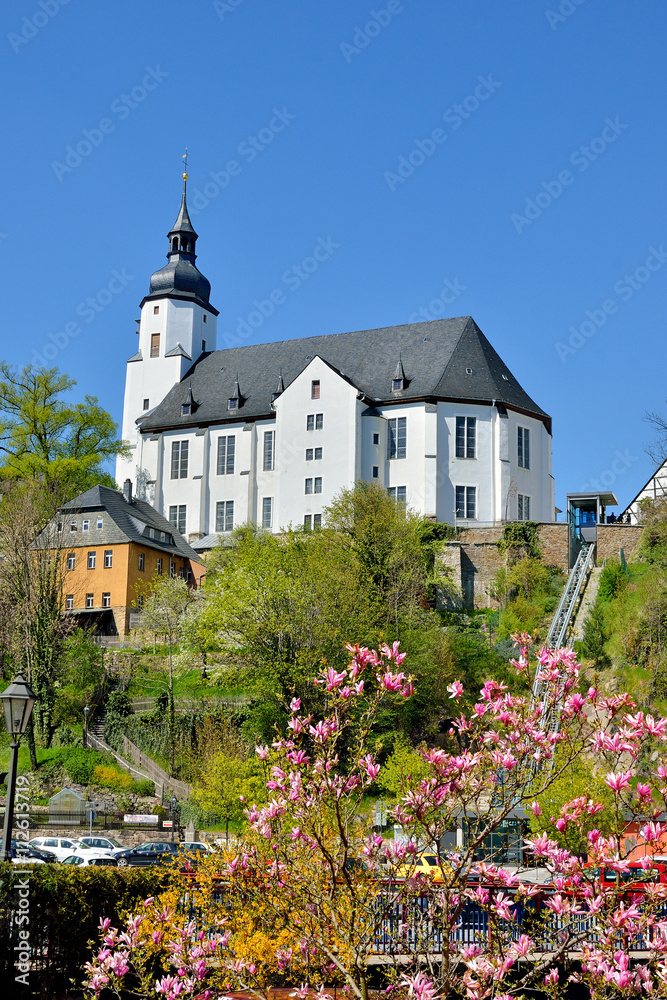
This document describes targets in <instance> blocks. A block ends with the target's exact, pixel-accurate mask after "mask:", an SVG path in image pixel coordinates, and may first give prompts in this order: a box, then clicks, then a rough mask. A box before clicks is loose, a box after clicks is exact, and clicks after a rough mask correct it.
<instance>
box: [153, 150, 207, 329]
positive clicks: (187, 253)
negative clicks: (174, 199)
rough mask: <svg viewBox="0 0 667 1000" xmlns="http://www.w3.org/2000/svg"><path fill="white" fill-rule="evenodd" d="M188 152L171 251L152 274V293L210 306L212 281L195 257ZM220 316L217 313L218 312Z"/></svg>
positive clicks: (170, 244)
mask: <svg viewBox="0 0 667 1000" xmlns="http://www.w3.org/2000/svg"><path fill="white" fill-rule="evenodd" d="M187 155H188V154H187V152H186V153H185V156H184V157H183V160H184V167H185V169H184V171H183V196H182V198H181V207H180V211H179V213H178V216H177V218H176V222H175V223H174V225H173V226H172V228H171V229H170V230H169V235H168V239H169V251H168V253H167V263H166V264H165V266H164V267H162V268H160V270H159V271H156V272H155V274H153V275H152V276H151V284H150V293H149V294H150V295H151V296H157V295H165V294H166V295H169V294H173V295H174V296H175V297H176V298H188V299H195V300H196V301H198V302H199V303H200V304H202V305H205V306H208V305H209V296H210V294H211V284H210V282H209V281H208V279H207V278H205V277H204V275H203V274H202V273H201V271H199V270H198V268H197V266H196V264H195V260H196V258H197V255H196V253H195V245H196V243H197V233H196V232H195V228H194V226H193V225H192V222H191V221H190V215H189V213H188V203H187V185H188V171H187V166H188V161H187ZM216 315H217V314H216Z"/></svg>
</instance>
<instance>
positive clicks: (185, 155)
mask: <svg viewBox="0 0 667 1000" xmlns="http://www.w3.org/2000/svg"><path fill="white" fill-rule="evenodd" d="M181 159H182V160H183V166H184V168H185V170H184V173H183V180H184V181H187V179H188V147H187V146H186V147H185V153H184V154H183V156H182V157H181Z"/></svg>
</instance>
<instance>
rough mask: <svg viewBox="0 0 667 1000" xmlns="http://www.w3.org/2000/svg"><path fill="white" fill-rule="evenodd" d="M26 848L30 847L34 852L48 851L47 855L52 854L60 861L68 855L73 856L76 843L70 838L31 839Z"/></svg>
mask: <svg viewBox="0 0 667 1000" xmlns="http://www.w3.org/2000/svg"><path fill="white" fill-rule="evenodd" d="M28 847H32V848H33V849H34V850H35V851H48V852H49V854H54V855H55V856H56V858H57V859H58V861H62V860H63V859H64V858H66V857H68V856H69V855H70V854H74V852H75V851H76V849H77V842H76V840H72V838H71V837H33V838H32V840H29V841H28Z"/></svg>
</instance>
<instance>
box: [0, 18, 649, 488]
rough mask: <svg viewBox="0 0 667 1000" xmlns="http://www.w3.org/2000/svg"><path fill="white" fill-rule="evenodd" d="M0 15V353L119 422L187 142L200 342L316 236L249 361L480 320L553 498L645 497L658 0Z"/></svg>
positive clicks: (278, 276)
mask: <svg viewBox="0 0 667 1000" xmlns="http://www.w3.org/2000/svg"><path fill="white" fill-rule="evenodd" d="M0 21H1V30H0V46H1V47H2V49H3V50H4V51H3V56H2V59H1V61H0V74H1V82H2V88H3V91H2V92H3V94H4V95H5V100H4V102H3V109H2V115H3V118H4V122H3V126H4V127H3V134H4V136H5V155H4V157H3V161H2V163H1V164H0V171H1V173H2V185H3V189H4V191H5V197H4V206H3V218H2V220H1V221H0V260H1V261H2V265H3V272H2V277H3V287H4V302H5V307H4V308H5V322H4V323H3V325H2V332H1V334H0V336H1V337H2V344H1V348H0V357H4V358H5V359H6V360H7V361H9V362H11V363H12V364H15V365H19V366H21V365H23V364H27V363H30V362H34V361H37V360H39V359H40V358H45V360H47V361H48V363H50V364H57V365H58V366H59V367H60V368H61V369H62V370H63V371H66V372H68V373H69V374H71V375H72V376H73V377H74V378H76V380H77V382H78V386H77V389H76V390H75V392H76V394H77V395H79V396H83V395H84V394H85V393H90V394H94V395H97V396H98V397H99V399H100V400H101V402H102V404H103V405H104V406H105V407H106V408H107V409H108V410H109V411H110V412H111V413H112V414H113V415H114V417H115V418H116V419H117V420H119V419H120V416H121V408H122V399H123V388H124V377H125V361H126V359H127V358H128V357H129V356H130V355H131V354H132V353H134V350H135V349H136V346H135V345H136V335H135V324H134V320H135V318H136V317H137V316H138V305H139V302H140V301H141V298H142V297H143V295H144V294H145V293H146V291H147V288H148V280H149V277H150V274H151V273H152V271H154V270H156V269H157V268H159V267H161V266H162V264H163V262H164V259H165V258H164V255H165V253H166V249H167V243H166V239H165V236H166V233H167V231H168V229H169V227H170V226H171V224H172V222H173V220H174V218H175V216H176V213H177V210H178V204H179V198H180V185H181V181H180V173H181V159H180V158H181V154H182V152H183V151H184V149H185V147H186V146H187V147H188V148H189V155H190V164H189V174H190V182H189V186H190V188H189V189H190V192H191V194H190V199H191V205H192V206H193V209H195V210H193V212H192V215H193V221H194V223H195V226H196V228H197V230H198V232H199V234H200V239H199V242H198V248H197V249H198V251H199V260H198V263H199V265H200V267H201V269H202V271H203V272H204V274H205V275H206V276H207V277H208V278H209V279H210V281H211V283H212V286H213V291H212V295H211V300H212V302H213V304H214V305H215V306H216V307H217V308H218V309H219V310H220V319H219V345H222V344H223V343H224V335H225V333H227V334H229V335H230V336H235V335H236V334H237V331H238V328H239V325H240V322H241V320H244V319H245V318H246V317H247V316H248V315H249V313H250V312H251V311H252V310H253V308H254V307H253V302H254V300H256V299H257V300H260V301H261V300H264V299H266V298H267V296H268V295H270V293H271V291H272V290H273V289H274V288H277V287H282V288H284V287H285V285H284V283H283V281H282V277H283V275H284V273H285V271H287V270H289V269H291V268H292V267H293V266H294V265H297V266H299V265H300V262H301V261H302V260H303V259H304V258H305V257H307V256H309V254H310V252H311V251H312V249H313V247H314V246H315V245H316V243H317V241H318V240H319V239H323V240H327V241H330V245H331V244H336V247H335V250H334V252H332V253H331V254H330V257H329V259H328V260H326V261H325V262H323V263H321V264H320V266H319V268H318V270H317V271H316V272H314V273H313V274H310V275H309V276H308V277H307V279H306V280H304V281H303V282H301V284H300V286H299V287H298V288H294V289H292V290H290V292H289V294H288V295H287V298H286V302H285V303H284V304H282V305H280V306H279V307H278V308H276V310H275V311H274V313H273V315H271V316H270V317H267V318H266V320H265V321H264V322H263V323H262V325H261V326H259V327H258V328H256V329H253V330H252V332H251V334H250V336H249V337H248V341H247V342H255V343H260V342H263V341H269V340H278V339H283V338H286V337H299V336H307V335H310V334H316V333H318V334H319V333H338V332H342V331H346V330H357V329H367V328H371V327H381V326H388V325H393V324H399V323H406V322H409V321H410V320H411V318H414V316H415V313H418V312H419V311H420V310H425V311H426V313H427V314H428V316H429V317H430V318H437V317H438V316H443V315H444V316H456V315H467V314H470V315H472V316H473V317H474V318H475V320H476V321H477V323H478V324H479V325H480V327H481V329H482V330H483V331H484V332H485V334H486V335H487V336H488V338H489V339H490V341H491V343H492V344H493V345H494V347H495V348H496V349H497V350H498V352H499V353H500V355H501V356H502V358H503V359H504V360H505V362H506V363H507V364H508V365H509V367H510V368H511V369H512V370H513V372H514V373H515V375H516V376H517V378H518V379H519V380H520V382H521V383H522V384H523V386H524V387H525V389H526V390H527V391H528V392H529V393H530V394H531V395H532V396H533V398H534V399H535V400H536V401H537V402H538V403H539V404H540V405H541V406H542V407H543V408H544V409H545V410H547V411H548V412H549V413H551V414H552V416H553V426H554V439H553V451H554V474H555V477H556V497H557V503H558V505H559V506H560V507H563V506H564V496H565V493H566V492H567V491H574V490H579V489H582V488H595V486H596V484H598V486H599V488H603V487H604V488H612V489H613V490H614V491H615V492H616V493H617V495H618V497H619V501H620V503H621V505H622V506H624V505H625V504H626V503H627V502H628V501H629V500H630V499H631V498H632V497H633V496H634V494H635V493H636V492H637V490H638V489H639V488H640V486H642V485H643V482H644V481H645V480H646V479H647V478H648V476H649V475H650V473H651V471H652V464H651V462H650V460H649V459H648V457H647V456H646V454H645V452H644V446H645V445H646V444H647V443H648V442H650V440H651V437H652V432H651V429H650V427H649V426H648V425H647V424H646V422H645V420H644V413H645V412H646V411H647V410H662V412H664V413H666V414H667V403H666V402H665V397H666V396H667V383H666V380H665V377H664V371H665V365H664V339H665V305H664V304H665V301H666V293H667V225H666V219H665V182H664V158H665V133H664V93H665V91H666V86H665V83H666V81H665V75H666V64H665V59H664V39H665V37H666V35H667V7H666V6H665V4H664V3H662V2H659V0H645V2H644V3H642V4H641V7H639V6H638V5H633V4H629V3H627V2H626V0H578V2H577V0H553V2H551V3H549V2H548V0H544V2H541V0H540V2H538V0H464V2H458V3H454V2H453V0H449V2H444V0H378V3H376V4H373V3H371V2H370V0H333V2H331V0H330V2H323V3H322V2H313V0H285V2H283V3H276V2H272V0H216V2H215V3H214V2H213V0H190V2H186V0H159V2H158V0H140V2H135V3H132V4H130V3H127V2H122V0H115V2H112V0H96V2H95V3H85V2H84V0H69V2H67V3H65V4H63V3H62V0H15V2H14V3H12V4H5V5H3V7H2V10H1V11H0ZM434 130H435V131H434ZM68 147H70V151H69V156H68ZM77 148H78V150H79V151H78V152H77ZM230 162H231V164H232V166H231V170H230V169H229V164H230ZM197 192H199V193H198V194H197ZM663 241H664V243H663ZM292 284H296V282H293V283H292ZM443 296H444V298H445V299H447V300H448V301H443ZM88 299H92V302H87V300H88ZM68 324H69V326H68ZM243 329H245V328H244V327H243V325H242V324H241V330H243ZM74 331H76V333H74ZM45 348H46V349H47V350H46V352H45Z"/></svg>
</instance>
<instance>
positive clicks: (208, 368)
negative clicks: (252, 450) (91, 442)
mask: <svg viewBox="0 0 667 1000" xmlns="http://www.w3.org/2000/svg"><path fill="white" fill-rule="evenodd" d="M316 356H318V357H320V358H322V359H323V360H324V361H326V362H327V364H329V365H330V366H331V367H332V368H334V369H335V370H336V371H338V372H340V374H341V375H342V376H343V377H344V378H346V379H347V380H348V381H349V382H350V383H352V385H354V386H355V387H356V388H357V389H358V391H359V392H360V393H362V394H363V396H364V397H365V399H366V401H367V402H368V403H369V404H370V405H377V404H385V403H386V404H391V403H396V402H397V396H396V394H395V393H392V378H393V376H394V372H395V369H396V359H397V358H398V357H400V358H401V362H402V365H403V369H404V371H405V378H406V381H407V385H406V386H405V388H404V390H403V391H402V392H401V395H400V401H401V402H405V401H410V400H413V399H415V400H416V399H443V400H460V401H462V402H463V401H468V402H487V403H491V402H494V401H495V402H501V403H505V404H506V405H507V406H509V407H511V408H513V409H516V410H520V411H521V412H524V413H527V414H530V415H531V416H535V417H537V418H538V419H540V420H543V421H544V422H545V424H546V425H547V427H548V428H549V430H550V429H551V427H550V425H551V420H550V417H549V416H548V414H546V413H545V412H544V410H542V409H541V408H540V407H539V406H538V405H537V403H535V402H534V400H532V399H531V397H530V396H529V395H528V394H527V393H526V392H525V391H524V390H523V389H522V387H521V386H520V385H519V383H518V382H517V380H516V379H515V378H514V376H513V375H512V373H511V371H510V370H509V368H508V367H507V365H505V363H504V362H503V361H502V359H501V358H500V357H499V355H498V354H497V353H496V351H495V350H494V349H493V347H492V346H491V344H490V343H489V341H488V340H487V339H486V337H485V336H484V334H483V333H482V331H481V330H480V329H479V327H478V326H477V324H476V323H475V322H474V320H473V319H472V318H471V317H470V316H460V317H458V318H456V319H438V320H432V321H430V322H424V323H410V324H408V325H405V326H391V327H383V328H381V329H379V330H361V331H358V332H355V333H338V334H329V335H326V336H321V337H304V338H302V339H299V340H282V341H277V342H275V343H271V344H251V345H247V346H245V347H231V348H229V349H227V350H223V351H213V352H211V353H210V354H207V355H205V356H202V357H201V358H200V359H199V360H198V361H197V362H196V363H195V364H194V365H193V366H192V368H190V370H189V371H188V372H187V373H186V375H185V376H184V378H187V379H188V380H189V382H190V383H191V385H192V389H193V392H194V394H195V397H196V399H197V401H198V402H199V407H198V410H197V417H196V419H195V420H193V419H192V418H191V417H187V416H186V417H183V416H182V415H181V395H182V390H181V389H180V388H179V386H178V385H176V386H174V387H173V388H172V389H171V390H170V391H169V392H168V393H167V395H166V397H165V398H164V400H163V401H162V402H161V403H160V404H158V406H156V407H155V409H154V411H153V412H152V413H151V414H150V415H149V416H147V417H146V418H145V419H143V420H142V421H141V429H142V431H144V432H146V431H155V430H162V429H165V428H168V427H186V426H192V425H196V426H202V425H206V424H212V423H222V422H225V421H229V420H232V419H233V420H235V421H238V420H239V419H244V420H256V419H260V418H270V417H272V416H273V410H272V407H271V400H272V396H273V394H274V392H275V386H276V379H277V378H278V376H279V374H280V373H282V377H283V380H284V384H285V386H286V387H289V385H290V383H291V382H293V381H294V379H295V378H297V376H298V375H300V374H301V372H302V371H303V370H304V369H305V368H306V367H307V366H308V364H310V362H311V361H312V359H313V358H314V357H316ZM237 378H238V380H239V382H240V384H241V385H242V386H243V405H242V406H241V407H240V408H239V409H238V410H234V411H233V413H232V414H230V413H229V412H228V410H227V400H228V399H229V398H231V397H233V394H234V384H235V382H236V380H237Z"/></svg>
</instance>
